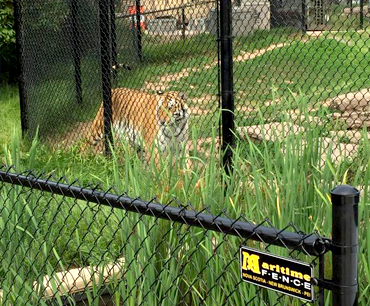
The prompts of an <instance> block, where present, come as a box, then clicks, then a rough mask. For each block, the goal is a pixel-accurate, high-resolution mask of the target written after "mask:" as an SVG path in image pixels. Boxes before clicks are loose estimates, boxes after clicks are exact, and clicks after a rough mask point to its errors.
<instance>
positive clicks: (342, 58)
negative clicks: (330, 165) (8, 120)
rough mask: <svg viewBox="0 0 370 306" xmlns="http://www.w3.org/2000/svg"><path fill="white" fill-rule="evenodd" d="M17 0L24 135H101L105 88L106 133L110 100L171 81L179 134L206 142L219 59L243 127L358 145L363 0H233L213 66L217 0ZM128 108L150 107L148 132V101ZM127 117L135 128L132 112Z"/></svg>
mask: <svg viewBox="0 0 370 306" xmlns="http://www.w3.org/2000/svg"><path fill="white" fill-rule="evenodd" d="M16 4H17V5H16V8H17V12H18V14H17V16H18V28H19V31H18V33H19V34H18V42H19V45H20V47H21V48H20V50H21V52H20V53H21V54H20V55H21V64H22V65H21V67H22V68H23V69H22V80H23V83H22V84H23V87H22V88H23V90H22V91H21V100H22V109H23V111H22V114H23V115H22V116H23V118H22V119H23V128H24V130H28V132H29V133H30V134H31V135H33V134H35V132H36V130H37V128H38V127H39V133H40V135H42V136H45V137H46V138H48V140H49V142H50V143H51V144H52V145H57V144H60V143H61V142H63V143H64V144H67V145H69V144H73V143H76V141H77V143H79V144H80V145H83V144H84V143H88V144H89V145H91V143H92V142H94V141H91V137H90V136H91V135H92V134H93V135H92V138H93V139H96V138H99V139H102V135H101V134H102V129H103V128H102V126H103V124H102V125H101V126H99V128H98V129H96V126H95V125H93V124H92V121H93V119H94V118H95V116H96V114H97V111H98V108H99V106H100V105H101V103H102V101H103V100H104V101H105V102H104V105H105V108H104V115H105V117H106V119H105V123H104V124H105V131H106V132H107V133H108V132H109V129H110V124H114V123H115V122H116V121H117V120H119V119H120V118H122V116H123V114H122V112H121V113H119V112H118V111H116V110H115V104H116V103H117V100H121V101H126V102H125V103H127V101H131V102H130V103H131V104H134V105H135V104H137V102H138V101H144V103H143V104H144V105H151V104H152V103H153V102H148V101H159V100H160V99H161V97H163V94H161V93H158V91H160V92H164V93H166V92H168V91H175V92H183V93H185V96H186V100H187V104H188V110H187V112H188V115H189V118H187V119H186V120H187V122H188V123H189V133H188V134H190V131H191V132H194V131H195V133H196V137H197V138H198V139H199V141H198V148H196V149H198V151H206V149H205V147H207V144H208V143H209V142H210V137H211V136H212V135H213V134H212V131H213V130H215V129H216V130H218V127H219V125H220V116H219V115H218V110H219V109H220V105H221V104H220V97H221V96H222V95H221V93H222V91H221V81H220V78H221V72H220V71H221V70H220V69H232V67H233V71H234V73H233V74H234V76H233V89H234V90H233V95H234V97H233V100H234V101H235V102H234V107H233V106H232V105H228V107H229V108H233V109H230V110H232V111H234V114H235V119H234V120H235V128H236V131H237V134H238V135H239V136H241V137H242V138H243V137H251V138H253V139H262V138H265V139H267V140H271V141H277V140H279V139H280V138H281V137H284V136H286V135H287V134H291V133H293V134H294V133H299V132H300V131H302V130H303V129H311V128H318V129H319V130H320V133H319V138H320V140H322V141H324V142H326V143H327V144H331V146H332V148H333V156H334V157H338V156H339V155H345V156H349V155H351V156H355V155H356V151H357V150H358V142H359V139H360V134H361V133H360V131H361V130H362V129H363V128H367V126H368V125H369V122H370V120H369V118H368V107H369V101H370V93H369V90H368V88H369V86H370V84H368V83H369V79H370V78H369V61H370V58H369V54H370V53H369V52H368V48H369V47H368V46H369V16H370V15H369V14H370V13H369V5H368V2H367V1H365V0H360V1H358V2H353V1H340V0H338V1H334V0H333V1H332V0H320V1H313V0H304V1H302V0H299V1H298V0H282V1H280V0H279V1H277V0H271V1H258V2H251V1H246V0H238V1H233V3H232V7H231V17H232V20H233V22H232V26H231V28H232V35H233V37H232V41H233V47H232V49H231V50H228V52H232V59H233V63H232V64H230V65H231V67H220V62H222V59H220V47H219V46H220V43H219V42H220V40H221V41H222V40H224V39H228V37H227V36H225V37H221V30H220V29H221V26H223V24H222V23H220V14H219V3H218V1H187V0H181V1H180V0H178V1H177V0H172V1H165V0H156V1H145V0H141V1H140V0H136V1H133V0H131V1H128V0H127V1H126V0H122V1H108V0H107V1H100V2H99V1H98V0H95V1H90V0H58V1H40V0H37V1H33V0H32V1H30V0H22V1H21V0H17V1H16ZM102 51H103V53H102ZM220 60H221V61H220ZM102 67H103V68H102ZM111 88H112V89H124V93H123V94H122V95H118V96H117V95H116V96H115V95H114V91H113V107H112V106H109V103H108V102H109V101H110V99H111V97H110V96H111V95H112V94H111V93H110V89H111ZM104 90H105V91H104ZM224 90H226V91H227V90H229V89H228V88H226V87H225V88H224ZM104 92H105V93H104ZM156 103H158V102H154V104H155V105H157V104H156ZM131 104H130V105H131ZM112 108H113V109H112ZM112 112H113V121H112V118H111V117H112ZM132 112H134V113H135V114H145V115H144V116H147V117H145V118H146V119H145V120H144V121H145V122H146V125H148V126H145V127H144V128H143V129H145V131H146V133H147V134H150V133H153V134H156V133H157V130H158V126H157V123H153V124H150V123H148V122H149V121H150V120H149V119H148V117H149V116H151V115H153V114H152V113H153V112H154V111H153V110H151V108H150V107H148V108H146V107H145V106H141V104H140V106H137V107H136V108H134V109H133V110H132ZM115 114H116V115H115ZM115 116H117V118H115ZM135 120H136V119H135ZM228 120H231V119H230V118H229V119H228ZM261 120H262V122H261ZM100 121H103V119H101V120H100ZM126 121H127V120H126ZM130 124H131V123H130ZM224 124H225V122H224ZM131 125H132V126H133V128H134V129H136V130H139V132H138V133H139V134H143V133H144V132H143V131H141V130H140V129H139V128H138V127H137V126H139V125H140V123H138V122H137V121H135V122H134V123H132V124H131ZM130 128H132V127H130ZM97 130H99V132H97ZM126 132H127V131H126ZM136 132H137V131H136ZM134 133H135V132H134ZM276 133H277V134H278V135H275V136H274V135H273V134H276ZM89 137H90V138H89ZM185 137H187V138H188V140H189V138H190V136H188V135H186V136H185ZM108 138H109V137H108ZM144 138H145V137H144ZM184 140H185V139H184ZM184 142H186V141H184ZM187 145H188V147H189V148H190V149H195V148H193V147H194V146H193V145H191V142H190V141H188V143H187Z"/></svg>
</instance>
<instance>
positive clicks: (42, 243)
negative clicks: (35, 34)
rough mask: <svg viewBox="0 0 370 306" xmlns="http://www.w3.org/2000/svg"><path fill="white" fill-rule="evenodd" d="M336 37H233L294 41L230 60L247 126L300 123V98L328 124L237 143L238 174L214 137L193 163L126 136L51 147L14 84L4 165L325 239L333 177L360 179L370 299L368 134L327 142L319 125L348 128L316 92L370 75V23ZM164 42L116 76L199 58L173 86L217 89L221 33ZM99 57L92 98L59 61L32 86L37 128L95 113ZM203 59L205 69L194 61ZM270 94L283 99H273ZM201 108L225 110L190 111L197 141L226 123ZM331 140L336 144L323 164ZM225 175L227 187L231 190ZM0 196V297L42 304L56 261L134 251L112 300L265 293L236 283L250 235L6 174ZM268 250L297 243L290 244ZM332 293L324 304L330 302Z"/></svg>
mask: <svg viewBox="0 0 370 306" xmlns="http://www.w3.org/2000/svg"><path fill="white" fill-rule="evenodd" d="M365 33H368V32H365ZM333 35H334V34H330V33H329V34H327V35H324V36H323V37H319V38H316V39H310V40H309V41H306V42H304V41H302V40H301V39H302V38H307V37H304V36H302V35H301V34H300V33H297V32H296V31H293V30H290V29H285V30H282V29H273V30H271V31H270V32H268V33H266V32H265V31H261V32H255V33H254V34H253V35H251V36H248V37H236V38H235V40H234V47H235V48H234V51H235V52H234V55H235V56H236V55H240V54H242V53H244V52H254V51H256V50H259V49H262V48H266V47H268V46H269V45H271V44H276V43H280V42H288V44H287V45H286V46H284V47H282V48H279V49H275V50H272V51H268V52H266V53H264V54H262V55H261V56H259V57H256V58H254V59H251V60H248V61H241V62H235V63H234V70H235V89H236V91H237V95H236V106H248V107H249V106H250V107H251V108H253V109H254V111H252V112H249V115H248V116H247V115H246V112H244V111H240V110H237V111H236V121H237V126H247V125H252V124H264V123H266V122H271V121H274V122H276V121H278V122H290V121H291V118H290V117H289V116H288V115H287V114H288V111H289V110H294V109H300V110H301V113H302V114H303V116H304V117H305V118H308V116H318V117H320V118H321V119H322V120H324V121H325V125H324V126H317V125H315V124H312V123H308V122H307V121H304V120H303V121H302V122H300V124H301V125H302V126H304V127H305V130H304V131H303V132H301V133H297V135H290V136H288V137H285V138H284V139H282V140H281V141H277V142H273V143H272V142H267V141H262V142H260V143H254V142H252V141H250V140H249V139H247V140H246V141H245V140H243V141H238V142H237V146H236V148H235V152H234V161H235V171H234V172H233V175H232V176H230V177H228V176H226V175H225V173H224V172H223V171H222V167H221V166H220V162H219V160H218V159H217V158H216V157H215V156H216V154H214V150H215V148H214V146H213V147H212V145H211V150H213V151H211V155H210V156H211V157H210V158H208V159H207V160H206V159H205V158H204V156H202V155H201V154H197V152H193V154H194V155H195V156H196V157H194V158H193V159H194V169H193V170H192V171H191V172H187V171H183V170H182V167H181V165H176V166H175V167H172V166H170V163H169V161H168V160H166V159H163V160H162V166H161V167H160V169H157V168H155V167H154V166H153V164H149V165H147V164H145V163H143V162H142V161H141V160H140V159H139V158H137V156H136V155H135V154H133V152H132V150H131V149H130V148H127V147H126V146H125V145H124V144H123V145H122V146H119V147H118V148H117V149H116V150H117V151H115V152H114V154H113V156H112V158H110V159H107V158H105V157H104V156H101V155H88V156H87V157H86V156H83V155H82V154H81V153H80V149H79V147H78V146H77V145H76V146H71V147H70V148H67V149H66V148H63V147H59V148H58V147H56V148H54V150H51V149H50V148H48V147H47V146H46V145H45V144H43V143H42V142H40V141H38V140H37V139H35V140H34V141H33V142H32V141H27V140H21V137H20V123H19V119H18V118H19V108H18V97H17V90H16V88H13V87H6V88H4V89H3V90H2V92H1V99H0V110H1V111H0V123H1V125H0V147H1V150H0V164H7V165H15V168H16V170H17V171H24V170H27V169H33V170H34V171H36V172H43V173H45V175H46V176H49V175H51V176H52V177H53V178H54V179H59V177H67V178H68V179H70V180H73V179H74V178H79V182H78V183H76V184H79V185H80V186H88V185H89V184H93V185H96V184H100V185H101V188H103V189H105V190H106V189H107V188H108V187H109V186H114V189H113V190H112V192H114V193H117V194H121V193H127V194H128V195H130V196H131V197H133V198H135V197H138V196H140V197H141V198H143V199H146V200H149V199H152V198H153V197H154V196H155V197H156V199H157V201H159V202H161V203H163V204H167V203H170V201H173V200H174V199H176V200H175V201H174V202H171V205H176V203H178V202H179V203H182V204H185V203H191V205H192V206H193V207H194V208H195V209H197V210H198V211H200V210H203V209H206V208H207V211H210V212H212V213H215V214H219V213H220V211H222V210H224V211H225V214H226V215H227V216H230V217H231V218H239V217H240V215H244V216H245V217H246V218H247V219H248V220H252V221H254V222H257V223H259V222H263V221H264V220H265V218H269V220H271V222H272V223H273V224H274V225H275V226H276V227H277V228H280V229H281V228H284V227H285V226H287V225H288V223H289V222H290V221H292V222H294V224H295V225H296V226H297V227H298V228H299V229H300V230H302V231H305V232H312V231H314V230H317V231H318V232H319V233H320V234H321V235H324V236H327V237H329V236H330V233H331V204H330V201H329V191H330V189H331V188H333V187H335V186H336V185H338V184H341V183H350V184H352V185H354V186H361V189H362V190H363V193H364V195H363V197H362V198H361V203H360V210H359V217H360V220H361V222H360V237H361V245H360V258H359V260H360V264H359V269H360V271H359V283H360V292H361V293H360V303H359V304H360V305H368V303H369V298H368V296H369V295H370V294H369V293H370V287H369V285H368V284H369V282H370V266H369V262H370V230H369V228H368V227H367V226H366V225H367V223H368V222H367V221H368V220H369V217H370V216H369V209H368V208H369V207H368V206H369V199H368V194H369V187H368V186H369V179H370V167H369V166H370V161H369V156H370V155H369V154H370V143H369V140H368V139H367V138H366V137H364V138H363V139H362V140H361V142H360V149H359V154H358V156H356V158H354V160H350V159H344V160H343V161H340V162H336V161H334V160H332V159H331V155H330V148H329V149H328V148H327V146H326V144H325V143H324V142H323V138H322V137H323V136H328V135H329V131H331V130H335V129H339V128H340V127H338V125H337V122H334V121H332V120H331V119H327V117H326V115H328V114H329V115H330V113H331V112H332V111H331V110H329V109H327V108H323V107H322V106H321V104H317V102H318V101H322V100H325V99H327V98H329V97H334V96H336V95H338V94H340V93H345V92H349V91H354V90H359V89H362V88H364V87H368V86H369V85H370V84H369V80H368V78H367V77H366V76H367V75H368V74H369V72H370V71H369V70H368V65H367V63H368V62H369V55H368V49H369V43H368V40H366V38H365V37H366V35H365V34H359V33H357V32H353V33H347V34H341V33H336V34H335V35H334V36H333ZM159 40H160V37H155V38H153V39H149V37H144V41H145V42H146V44H145V45H144V49H143V52H144V54H143V55H144V59H145V61H144V63H143V64H136V65H134V66H133V70H131V71H122V72H120V73H119V78H118V81H117V84H115V85H117V86H125V87H131V88H142V87H143V86H144V85H145V82H157V81H158V79H159V78H160V77H161V76H165V75H168V74H175V73H178V72H181V71H183V70H184V69H189V71H188V72H189V75H188V76H184V77H183V78H181V79H179V80H173V81H172V82H170V83H169V84H168V85H169V88H168V89H174V90H183V91H185V92H186V94H187V95H188V96H189V97H190V98H198V97H201V96H203V95H206V94H208V95H214V94H216V93H217V89H218V88H217V86H218V85H217V79H218V71H217V67H210V68H208V69H203V66H206V65H207V64H208V65H210V66H212V63H214V61H215V60H216V59H217V53H216V43H215V41H214V37H212V36H211V35H202V36H196V37H192V38H187V40H186V41H185V42H183V41H181V40H179V41H172V42H169V41H167V42H165V43H163V44H158V41H159ZM122 60H123V59H122ZM92 67H94V59H93V58H88V57H87V58H84V62H83V71H84V72H83V82H84V88H85V89H86V88H87V89H88V88H90V89H92V90H91V91H89V90H85V91H84V104H83V105H82V106H77V107H76V105H75V104H74V103H75V102H74V93H73V90H72V89H73V83H72V81H71V80H73V69H72V68H73V67H72V66H71V65H65V66H64V67H61V68H63V69H61V70H58V71H59V73H58V74H56V75H54V76H53V77H49V76H48V77H47V78H46V79H47V82H39V83H37V84H34V85H35V86H33V87H32V90H31V92H30V94H31V97H32V98H33V99H34V100H33V101H35V99H36V98H37V99H40V101H38V102H37V103H35V104H34V105H33V106H32V107H33V108H32V110H33V113H37V116H35V121H33V123H32V124H33V126H32V128H33V131H34V132H35V131H36V124H35V122H40V129H41V130H42V131H47V129H50V130H52V131H53V133H54V131H55V130H58V129H59V131H60V132H64V131H65V128H66V127H67V126H71V123H74V122H77V121H84V120H89V119H91V118H92V117H93V115H94V113H95V108H96V107H97V105H98V104H99V102H100V99H101V98H100V89H97V87H98V86H97V85H96V84H97V82H98V78H97V75H95V74H91V71H94V70H92ZM199 67H200V68H202V69H199V70H196V69H193V70H191V68H199ZM51 70H53V69H51ZM208 85H210V86H208ZM51 89H52V90H51ZM292 92H293V93H298V95H297V94H296V95H292ZM277 98H279V99H278V100H277ZM267 101H275V102H273V103H270V104H269V105H268V106H267V105H266V104H265V102H267ZM191 103H192V102H190V103H189V104H190V105H191V106H196V104H195V103H194V104H191ZM315 106H318V107H316V110H312V108H313V107H315ZM204 107H205V108H212V110H214V111H215V113H213V112H212V113H210V114H209V115H207V116H204V117H193V118H192V119H191V128H192V137H193V138H194V140H195V141H196V139H198V138H199V137H205V136H213V137H215V135H216V134H217V130H216V129H217V126H218V122H219V117H218V116H217V115H216V113H217V109H218V107H219V106H218V100H217V99H213V98H212V99H210V100H209V103H208V104H207V103H205V105H204ZM40 109H43V112H40ZM71 110H73V111H71ZM45 114H47V115H48V116H45ZM61 118H63V120H61ZM41 135H43V132H41ZM343 141H344V139H343ZM346 141H347V142H348V139H347V140H346ZM323 152H329V153H328V154H327V156H328V159H327V160H326V163H325V164H323V162H322V154H323ZM225 183H227V184H225ZM225 185H227V186H228V187H229V188H228V189H225ZM0 203H1V214H0V232H1V233H3V239H2V241H4V242H3V243H0V258H2V264H1V268H0V288H1V289H3V290H4V291H3V292H4V294H5V295H7V296H8V300H7V301H3V304H5V305H10V304H17V305H27V304H32V303H33V302H32V301H31V300H30V298H29V295H30V294H32V295H33V301H34V302H35V303H34V304H37V305H40V304H45V303H44V301H42V300H39V298H40V295H39V294H37V293H31V292H33V290H32V286H33V281H34V280H35V279H40V276H42V275H45V274H51V272H52V271H54V270H58V271H61V270H64V269H66V268H68V267H76V266H85V265H95V264H99V263H108V262H111V261H113V260H115V259H117V258H120V257H122V256H124V257H125V259H126V265H125V267H126V270H125V274H124V278H123V281H121V282H118V281H116V282H115V281H113V282H112V284H111V290H112V292H113V291H114V292H115V294H114V298H115V299H116V300H117V301H124V302H123V304H125V305H140V304H143V305H145V304H148V305H174V304H181V301H182V303H183V304H185V303H186V304H188V305H190V304H193V305H199V304H200V303H201V302H202V301H203V302H204V304H205V305H215V304H220V303H222V302H225V303H226V298H227V295H228V293H231V294H230V296H229V297H228V300H227V303H229V304H232V305H244V304H245V301H247V300H250V299H252V298H253V297H254V295H255V294H256V287H253V286H249V285H246V284H241V283H239V278H240V277H239V271H238V258H237V255H236V254H237V252H238V248H239V246H240V245H241V244H243V243H245V244H249V245H251V246H253V247H256V248H262V249H264V247H265V245H264V244H263V243H252V242H250V241H249V242H248V241H243V240H242V239H240V238H236V237H229V236H224V235H220V234H216V233H212V232H205V231H203V230H202V229H196V228H191V229H188V228H187V227H186V226H181V225H175V224H173V223H170V222H168V221H164V220H159V219H154V218H150V217H144V216H140V215H138V214H134V213H126V212H125V211H120V210H111V209H109V208H107V207H103V206H100V205H94V204H92V203H86V202H85V201H77V200H73V199H68V198H64V197H61V196H56V195H54V196H50V195H48V194H47V193H44V194H41V193H39V192H37V191H33V192H32V193H29V192H27V189H22V188H19V187H14V186H13V187H11V186H10V185H8V184H5V185H3V186H0ZM289 230H293V229H292V227H289ZM268 250H269V251H271V252H273V253H276V254H281V255H284V256H289V255H290V254H289V253H288V252H287V251H286V250H284V249H281V248H274V247H269V248H268ZM298 257H299V258H301V259H303V260H306V261H311V258H307V257H304V256H298ZM326 260H327V262H328V265H327V267H326V269H327V271H326V272H327V275H330V274H331V273H332V272H333V271H331V270H330V268H328V267H330V258H329V256H327V258H326ZM180 263H181V264H180ZM229 263H230V265H229ZM204 267H207V268H205V269H204ZM225 271H226V272H225ZM215 284H217V285H216V286H214V285H215ZM236 285H237V288H236V290H235V286H236ZM213 286H214V287H213ZM221 289H222V290H221ZM98 293H99V285H95V287H94V288H93V290H92V292H90V293H88V298H89V303H90V304H91V305H94V304H96V303H97V301H96V300H94V298H95V297H96V296H98ZM277 298H278V296H277V295H276V294H275V293H273V292H267V291H265V290H262V291H261V293H260V300H262V301H265V302H266V301H270V304H274V303H276V302H277ZM329 298H330V297H327V301H326V305H330V303H329ZM279 301H280V304H283V305H299V302H298V301H297V300H292V299H291V298H289V297H284V298H282V299H281V300H279ZM260 304H262V302H261V301H258V299H256V300H255V301H254V302H252V305H260Z"/></svg>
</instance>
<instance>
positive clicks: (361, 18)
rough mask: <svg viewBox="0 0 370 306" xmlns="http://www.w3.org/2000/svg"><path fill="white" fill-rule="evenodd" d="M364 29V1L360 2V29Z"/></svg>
mask: <svg viewBox="0 0 370 306" xmlns="http://www.w3.org/2000/svg"><path fill="white" fill-rule="evenodd" d="M363 28H364V0H360V29H361V30H363Z"/></svg>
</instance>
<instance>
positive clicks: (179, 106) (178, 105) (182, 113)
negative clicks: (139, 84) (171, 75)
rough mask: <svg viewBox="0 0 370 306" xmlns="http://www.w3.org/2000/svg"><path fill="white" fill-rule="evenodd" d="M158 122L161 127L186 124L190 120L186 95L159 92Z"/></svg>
mask: <svg viewBox="0 0 370 306" xmlns="http://www.w3.org/2000/svg"><path fill="white" fill-rule="evenodd" d="M158 94H159V95H160V98H159V101H158V106H157V114H156V115H157V120H158V123H159V125H160V126H168V127H176V126H181V125H183V124H185V123H186V122H187V120H188V118H189V115H188V107H187V105H186V98H185V95H184V93H182V92H176V91H169V92H165V93H162V92H158Z"/></svg>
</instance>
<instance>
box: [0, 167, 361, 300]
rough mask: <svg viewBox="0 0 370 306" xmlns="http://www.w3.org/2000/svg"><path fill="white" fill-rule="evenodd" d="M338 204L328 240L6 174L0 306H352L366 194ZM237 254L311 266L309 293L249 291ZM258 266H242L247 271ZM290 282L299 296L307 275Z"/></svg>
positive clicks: (340, 190) (349, 192)
mask: <svg viewBox="0 0 370 306" xmlns="http://www.w3.org/2000/svg"><path fill="white" fill-rule="evenodd" d="M331 198H332V204H333V206H332V208H333V212H332V221H333V227H332V239H328V238H326V237H321V236H320V235H319V234H318V233H316V232H313V233H310V234H305V233H302V232H301V231H300V230H299V229H298V228H297V227H296V226H295V225H294V224H292V223H287V226H286V227H285V228H282V229H277V228H275V227H274V226H273V224H271V222H270V221H269V220H264V221H262V222H260V223H254V222H251V221H249V220H246V219H245V218H244V217H243V216H242V215H241V216H239V218H237V219H232V218H230V217H229V216H228V215H227V214H226V213H225V212H222V213H220V214H219V215H213V214H211V213H209V212H208V211H207V209H204V210H203V211H199V212H198V211H195V210H194V209H193V208H192V207H191V206H190V205H187V206H183V205H181V204H180V203H177V202H176V201H175V200H174V201H172V202H170V203H167V204H166V205H162V204H159V203H157V202H156V200H155V199H152V200H151V201H144V200H142V199H139V198H136V199H134V198H130V197H129V196H127V195H126V194H123V195H115V194H112V193H110V192H109V190H108V191H101V190H99V188H98V187H79V186H78V184H77V182H76V181H75V182H73V183H69V182H67V181H66V179H65V178H61V179H59V180H53V179H52V178H51V177H50V176H48V177H46V176H35V175H34V174H32V173H31V172H27V173H16V172H15V171H14V170H12V169H9V168H2V169H1V171H0V200H1V202H2V203H4V204H3V205H2V207H1V217H0V228H1V229H0V235H1V238H2V239H1V241H3V242H2V243H1V245H0V251H1V274H0V275H1V279H0V289H1V291H0V292H1V294H0V298H1V303H2V304H3V305H220V304H222V305H261V304H263V305H306V304H308V303H310V302H312V303H315V304H316V305H325V303H327V300H328V298H329V299H331V305H335V306H341V305H343V306H344V305H346V306H348V305H356V303H357V294H358V284H357V256H358V231H357V225H358V220H357V218H358V216H357V212H358V201H359V193H358V191H357V190H356V189H354V188H352V187H350V186H346V185H344V186H339V187H337V188H335V189H334V190H333V191H332V192H331ZM242 246H243V247H249V248H252V249H256V250H261V251H263V253H261V256H267V255H268V254H270V255H274V254H278V255H282V256H285V257H288V258H291V260H293V262H295V261H294V259H299V260H303V261H305V262H307V263H308V264H309V265H310V266H311V267H312V269H313V271H314V274H313V276H312V278H309V275H305V276H304V279H305V280H306V281H307V283H306V284H305V286H306V287H307V288H311V286H312V288H313V287H314V290H312V294H313V295H314V296H312V297H310V296H308V297H307V296H306V301H304V300H303V301H301V303H299V300H297V299H295V298H293V297H290V296H289V295H283V294H281V293H277V292H274V291H269V290H266V289H264V288H261V287H257V286H255V285H252V284H249V283H247V282H243V281H242V279H241V275H244V274H243V273H242V274H241V266H240V265H241V263H240V260H241V259H240V258H239V253H240V247H242ZM242 251H243V250H242ZM243 252H244V251H243ZM248 252H249V251H248ZM266 254H267V255H266ZM330 254H331V255H332V259H330V258H329V255H330ZM247 259H248V258H247ZM252 263H253V261H252V262H249V261H248V260H246V261H244V259H243V265H242V268H243V269H247V268H248V266H249V264H252ZM274 267H275V266H274ZM251 269H252V268H251ZM286 269H287V268H286ZM252 270H253V269H252ZM271 271H274V269H273V268H272V270H271ZM276 271H278V270H276ZM328 271H332V278H331V279H328V278H326V277H325V274H326V273H328ZM285 272H286V275H288V276H289V272H288V270H285ZM292 273H293V272H292ZM294 273H298V272H294ZM271 274H273V273H272V272H271ZM262 275H263V274H262ZM292 275H293V274H292ZM266 277H267V276H266ZM271 277H272V279H271V282H272V281H273V280H274V279H275V278H274V277H273V276H271ZM295 277H296V278H297V279H296V280H295V281H297V282H298V281H299V284H298V288H299V286H301V288H302V286H303V285H302V283H303V281H302V280H303V277H302V275H301V278H300V279H299V277H300V276H299V275H298V274H297V275H296V276H295ZM291 278H293V276H292V277H291ZM276 282H278V278H277V277H276ZM268 283H270V281H269V282H268ZM273 283H274V282H272V284H273ZM288 284H289V282H288ZM266 286H268V285H267V284H266V285H265V287H266ZM290 286H293V285H290ZM288 288H290V289H289V290H293V289H292V287H289V286H288ZM307 288H306V289H307ZM302 290H303V288H302ZM310 290H311V289H310ZM329 291H331V297H330V296H329V295H328V292H329ZM308 292H311V291H308ZM289 293H292V292H289V291H288V294H289ZM307 295H310V294H309V293H307ZM293 302H294V303H293ZM295 302H297V304H295ZM81 303H82V304H81Z"/></svg>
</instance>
